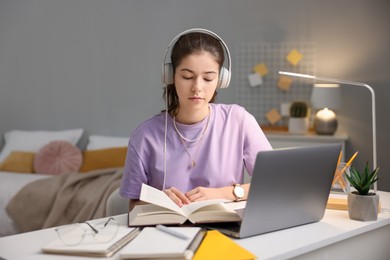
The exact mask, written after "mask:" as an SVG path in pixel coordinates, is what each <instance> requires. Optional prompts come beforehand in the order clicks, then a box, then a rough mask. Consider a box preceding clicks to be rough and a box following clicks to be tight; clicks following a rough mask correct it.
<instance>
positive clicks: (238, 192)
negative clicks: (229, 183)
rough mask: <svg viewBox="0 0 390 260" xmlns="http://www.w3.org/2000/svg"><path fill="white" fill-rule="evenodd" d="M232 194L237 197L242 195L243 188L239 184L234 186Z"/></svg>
mask: <svg viewBox="0 0 390 260" xmlns="http://www.w3.org/2000/svg"><path fill="white" fill-rule="evenodd" d="M234 195H236V197H237V198H242V197H244V188H243V187H240V186H236V187H234Z"/></svg>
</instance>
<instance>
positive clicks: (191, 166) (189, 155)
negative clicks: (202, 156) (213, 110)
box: [173, 109, 210, 168]
mask: <svg viewBox="0 0 390 260" xmlns="http://www.w3.org/2000/svg"><path fill="white" fill-rule="evenodd" d="M175 121H176V120H175V118H173V122H174V126H175V130H176V132H177V134H178V135H179V137H180V141H181V142H182V144H183V146H184V149H185V150H186V153H187V155H188V158H189V159H190V164H189V167H190V168H194V167H195V166H196V161H195V160H196V157H197V156H198V152H199V149H200V145H201V143H202V140H203V137H204V134H205V133H206V131H207V128H208V126H209V123H210V109H209V114H208V118H207V123H206V126H205V128H204V130H203V132H202V134H201V135H200V137H198V138H196V139H195V140H191V139H189V140H190V141H189V142H196V141H199V143H198V144H197V146H196V151H195V155H194V157H192V156H191V153H190V151H189V150H188V148H187V145H186V142H185V140H187V141H188V139H187V138H185V137H184V136H183V135H182V134H181V133H180V132H179V130H178V129H177V127H176V123H175Z"/></svg>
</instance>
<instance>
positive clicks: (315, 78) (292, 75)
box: [279, 71, 377, 193]
mask: <svg viewBox="0 0 390 260" xmlns="http://www.w3.org/2000/svg"><path fill="white" fill-rule="evenodd" d="M279 74H281V75H286V76H291V77H298V78H306V79H312V80H320V81H324V82H332V83H339V84H346V85H351V86H356V87H364V88H367V89H368V90H369V91H370V93H371V112H372V163H373V169H376V168H377V154H376V113H375V92H374V89H373V88H372V87H371V86H370V85H368V84H365V83H361V82H354V81H349V80H342V79H332V78H325V77H318V76H313V75H308V74H301V73H293V72H285V71H279ZM376 191H377V182H375V183H374V192H375V193H376Z"/></svg>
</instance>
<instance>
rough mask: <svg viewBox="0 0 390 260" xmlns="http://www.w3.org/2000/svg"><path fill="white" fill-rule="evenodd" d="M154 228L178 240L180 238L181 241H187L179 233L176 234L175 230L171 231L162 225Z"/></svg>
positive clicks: (185, 237)
mask: <svg viewBox="0 0 390 260" xmlns="http://www.w3.org/2000/svg"><path fill="white" fill-rule="evenodd" d="M156 228H157V229H158V230H160V231H162V232H165V233H168V234H170V235H172V236H175V237H178V238H181V239H188V237H187V236H186V235H184V234H182V233H179V232H177V231H176V230H173V229H170V228H168V227H166V226H163V225H157V226H156Z"/></svg>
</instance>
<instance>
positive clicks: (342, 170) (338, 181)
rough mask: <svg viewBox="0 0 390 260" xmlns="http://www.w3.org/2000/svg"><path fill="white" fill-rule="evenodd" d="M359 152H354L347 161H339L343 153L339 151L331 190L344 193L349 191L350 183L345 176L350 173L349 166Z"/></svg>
mask: <svg viewBox="0 0 390 260" xmlns="http://www.w3.org/2000/svg"><path fill="white" fill-rule="evenodd" d="M358 153H359V152H357V151H356V152H355V153H354V154H353V155H352V157H351V158H350V159H349V160H348V162H346V163H345V162H340V161H341V157H342V155H343V151H342V150H341V151H340V155H339V159H338V161H337V167H336V172H335V175H334V178H333V182H332V189H331V192H335V193H340V192H341V193H344V194H348V193H349V192H350V183H349V181H348V179H347V178H346V175H350V173H349V171H350V167H351V165H352V162H353V160H355V158H356V156H357V155H358Z"/></svg>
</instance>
